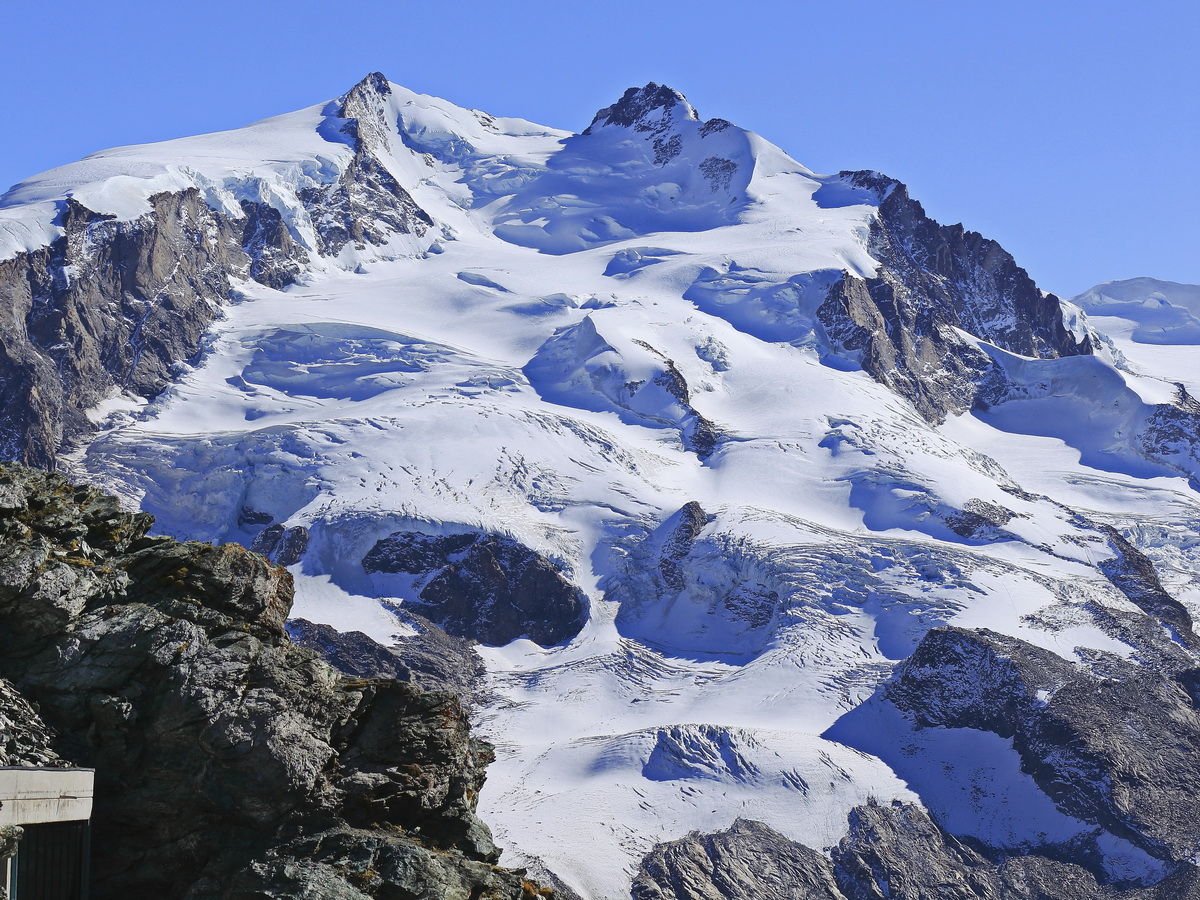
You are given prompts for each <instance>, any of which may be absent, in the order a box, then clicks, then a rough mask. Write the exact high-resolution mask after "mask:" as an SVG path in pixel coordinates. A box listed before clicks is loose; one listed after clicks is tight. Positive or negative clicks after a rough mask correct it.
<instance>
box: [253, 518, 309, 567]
mask: <svg viewBox="0 0 1200 900" xmlns="http://www.w3.org/2000/svg"><path fill="white" fill-rule="evenodd" d="M308 541H309V533H308V529H307V528H305V527H304V526H302V525H293V526H292V527H291V528H285V527H284V526H282V525H268V526H267V527H266V528H264V529H263V530H262V531H260V532H259V533H258V534H257V535H255V537H254V541H253V542H252V543H251V544H250V549H251V550H253V551H254V552H255V553H261V554H262V555H263V556H265V557H266V558H267V559H269V560H271V562H273V563H275V564H276V565H277V566H292V565H295V564H296V563H298V562H300V560H301V558H302V557H303V556H304V554H305V552H306V551H307V550H308Z"/></svg>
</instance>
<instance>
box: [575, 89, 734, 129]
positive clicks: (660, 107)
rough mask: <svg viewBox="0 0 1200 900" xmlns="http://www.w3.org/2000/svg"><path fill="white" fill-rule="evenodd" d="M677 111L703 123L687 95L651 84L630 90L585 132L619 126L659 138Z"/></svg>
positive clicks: (597, 116)
mask: <svg viewBox="0 0 1200 900" xmlns="http://www.w3.org/2000/svg"><path fill="white" fill-rule="evenodd" d="M677 109H678V111H679V113H680V115H681V117H682V118H683V119H691V120H694V121H698V120H699V116H697V115H696V111H695V110H694V109H692V106H691V104H690V103H688V102H687V98H686V97H684V96H683V94H681V93H679V91H677V90H675V89H674V88H670V87H667V86H666V85H665V84H662V85H660V84H655V83H654V82H653V81H651V82H650V83H649V84H647V85H646V86H645V87H640V88H632V87H631V88H629V89H628V90H626V91H625V93H624V94H622V95H621V99H620V100H618V101H617V102H616V103H614V104H613V105H612V106H606V107H605V108H604V109H602V110H600V111H599V112H598V113H596V115H595V117H594V118H593V119H592V124H591V125H589V126H588V127H587V128H586V129H584V131H583V133H584V134H591V133H592V131H593V129H597V128H603V127H604V126H606V125H615V126H617V127H620V128H632V129H633V130H634V131H639V132H648V133H649V134H651V135H655V136H657V135H659V134H662V133H663V132H665V131H667V130H668V129H669V128H670V126H671V122H672V118H673V116H674V113H675V111H676V110H677ZM726 124H728V123H726Z"/></svg>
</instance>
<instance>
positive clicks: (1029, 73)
mask: <svg viewBox="0 0 1200 900" xmlns="http://www.w3.org/2000/svg"><path fill="white" fill-rule="evenodd" d="M1198 43H1200V12H1197V11H1194V9H1193V6H1192V5H1191V4H1186V3H1183V2H1178V3H1168V2H1154V0H1150V2H1145V3H1142V4H1141V5H1138V6H1135V5H1134V4H1131V3H1109V2H1083V0H1078V2H1074V0H1058V2H1055V0H1040V2H1005V0H994V2H992V3H987V4H984V3H951V2H948V0H947V2H932V0H928V2H921V0H909V2H903V0H891V2H881V0H843V2H803V0H793V2H776V0H741V2H723V3H714V2H704V0H700V2H677V0H658V2H650V3H637V2H628V0H610V2H605V3H594V4H586V5H577V4H567V3H562V2H548V0H524V2H522V0H512V2H507V3H485V2H466V0H441V2H430V0H424V2H419V3H417V2H408V0H389V2H378V0H354V2H341V3H337V2H330V0H325V2H310V0H291V2H273V0H242V2H231V0H208V2H205V3H203V4H163V3H160V2H156V3H151V2H141V0H109V2H105V3H96V2H86V3H85V2H78V0H64V2H59V3H56V4H53V5H47V4H41V3H33V2H30V0H21V2H18V3H14V4H10V5H9V6H8V7H6V10H5V22H4V32H3V35H2V36H0V97H2V98H3V102H4V110H5V114H4V122H5V125H4V128H3V137H4V139H3V140H0V190H3V187H6V186H7V185H9V184H11V183H14V182H16V181H19V180H20V179H21V178H23V177H26V176H28V175H31V174H34V173H36V172H39V171H42V170H44V169H47V168H50V167H52V166H55V165H60V164H62V163H65V162H69V161H72V160H74V159H78V158H79V157H81V156H83V155H85V154H87V153H90V152H92V151H95V150H99V149H103V148H105V147H110V146H115V145H120V144H130V143H142V142H146V141H153V140H162V139H167V138H171V137H179V136H182V135H185V134H195V133H200V132H207V131H216V130H221V129H225V128H232V127H237V126H239V125H243V124H246V123H248V122H251V121H254V120H256V119H259V118H263V117H266V116H269V115H274V114H277V113H281V112H286V111H288V110H291V109H296V108H300V107H303V106H309V105H311V104H313V103H317V102H319V101H322V100H326V99H330V98H332V97H334V96H336V95H338V94H340V93H342V92H344V91H345V90H346V89H348V88H349V87H350V86H351V85H352V84H353V83H354V82H356V81H357V80H358V79H359V78H361V77H362V76H363V75H365V74H366V73H367V72H369V71H372V70H379V71H382V72H383V73H384V74H385V75H387V76H388V77H389V78H390V79H391V80H392V81H395V82H398V83H401V84H404V85H406V86H408V87H410V88H413V89H415V90H418V91H423V92H426V93H432V94H437V95H439V96H442V97H445V98H447V99H449V100H451V101H453V102H455V103H459V104H461V105H464V106H473V107H477V108H480V109H484V110H487V111H488V112H491V113H494V114H498V115H515V116H522V117H524V118H528V119H533V120H535V121H539V122H542V123H544V124H548V125H554V126H558V127H562V128H570V129H574V130H580V129H582V128H583V127H585V126H586V125H587V124H588V122H589V121H590V119H591V116H592V114H593V113H594V112H595V111H596V109H598V108H600V107H602V106H606V105H608V104H609V103H611V102H613V101H614V100H615V99H616V98H617V97H619V96H620V94H621V92H622V91H623V90H624V89H625V88H626V87H628V86H631V85H640V84H644V83H646V82H647V81H652V80H653V81H658V82H660V83H666V84H669V85H671V86H672V87H675V88H677V89H679V90H681V91H683V92H684V93H685V94H686V95H687V96H688V98H689V99H690V100H691V101H692V103H693V104H694V105H695V106H696V107H697V108H698V109H699V111H700V114H701V115H702V116H704V117H706V118H707V117H712V116H722V117H724V118H727V119H730V120H732V121H734V122H736V123H738V124H739V125H742V126H744V127H746V128H750V129H752V130H754V131H757V132H759V133H760V134H762V135H763V136H765V137H766V138H768V139H769V140H771V141H773V142H775V143H776V144H779V145H780V146H782V147H783V148H784V149H785V150H787V151H788V152H789V153H790V154H791V155H792V156H794V157H795V158H796V159H798V160H799V161H800V162H802V163H804V164H805V165H807V166H809V167H810V168H812V169H815V170H817V171H819V172H833V171H837V170H840V169H857V168H873V169H879V170H880V171H883V172H886V173H887V174H889V175H892V176H894V177H896V178H899V179H901V180H902V181H905V182H906V183H907V184H908V185H909V188H910V191H911V193H912V195H913V196H914V197H916V198H917V199H919V200H921V201H922V202H923V203H924V204H925V206H926V209H927V210H928V211H929V212H930V213H931V214H932V215H933V216H935V217H936V218H938V219H939V220H941V221H943V222H946V223H949V222H958V221H961V222H963V223H964V224H965V225H966V226H967V227H968V228H972V229H974V230H977V231H980V232H982V233H983V234H985V235H987V236H988V237H991V238H995V239H996V240H998V241H1000V242H1001V243H1002V244H1003V245H1004V246H1005V247H1006V248H1008V249H1009V250H1010V251H1012V252H1013V254H1014V255H1015V256H1016V257H1017V260H1018V262H1020V263H1021V264H1022V265H1024V266H1025V267H1026V268H1027V269H1029V271H1030V273H1031V274H1032V275H1033V276H1034V278H1035V279H1037V281H1038V283H1039V284H1040V285H1041V286H1042V287H1044V288H1046V289H1047V290H1052V291H1055V292H1057V293H1061V294H1064V295H1071V294H1075V293H1078V292H1080V291H1082V290H1084V289H1085V288H1087V287H1089V286H1090V285H1092V284H1093V283H1095V282H1098V281H1106V280H1109V279H1112V278H1128V277H1133V276H1137V275H1150V276H1154V277H1159V278H1165V279H1169V280H1175V281H1184V282H1192V283H1200V214H1198V209H1200V103H1198V100H1197V98H1198V97H1200V54H1198V53H1197V52H1196V47H1197V45H1198Z"/></svg>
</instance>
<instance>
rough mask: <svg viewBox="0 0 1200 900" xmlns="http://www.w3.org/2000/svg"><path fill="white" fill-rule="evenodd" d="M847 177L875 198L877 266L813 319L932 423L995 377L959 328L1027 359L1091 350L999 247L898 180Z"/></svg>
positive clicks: (836, 289) (844, 284) (871, 241)
mask: <svg viewBox="0 0 1200 900" xmlns="http://www.w3.org/2000/svg"><path fill="white" fill-rule="evenodd" d="M841 178H842V180H843V181H845V182H846V183H847V184H849V185H850V186H852V187H855V188H859V189H864V188H865V189H867V190H871V191H873V192H875V194H876V196H877V197H878V198H879V201H878V202H879V212H878V215H877V216H876V218H875V220H874V221H873V222H872V223H871V231H870V236H869V238H868V243H867V249H868V250H869V252H870V253H871V255H872V256H873V257H874V258H875V259H876V260H878V261H879V263H880V267H879V270H878V272H877V273H876V276H875V277H873V278H866V279H859V278H854V277H852V276H850V275H846V276H844V277H843V278H842V280H841V281H839V282H837V283H836V284H835V285H834V286H833V288H832V289H831V290H830V293H829V296H828V297H827V298H826V300H825V302H824V303H823V304H822V305H821V306H820V308H819V309H818V311H817V316H818V318H819V319H820V321H821V323H822V325H823V326H824V327H825V330H826V333H827V335H828V336H829V338H830V340H831V342H832V343H833V345H834V347H835V348H837V349H838V350H839V351H840V352H842V353H844V354H846V355H849V356H852V357H854V358H856V359H859V360H860V361H861V363H862V366H863V368H864V369H865V370H866V371H867V372H868V373H869V374H870V375H872V376H873V377H874V378H875V379H876V380H877V381H879V382H881V383H882V384H885V385H887V386H888V387H890V388H891V389H892V390H894V391H896V392H897V393H899V394H900V395H902V396H904V397H906V398H908V399H909V400H910V401H911V402H912V403H913V405H914V406H916V408H917V410H918V411H919V412H920V413H921V415H923V416H924V417H925V418H926V419H928V420H929V421H931V422H940V421H942V420H943V419H945V417H946V416H947V415H954V414H957V413H960V412H963V411H965V410H968V409H970V408H971V407H972V406H973V405H974V404H975V401H976V397H977V396H978V395H979V394H980V393H981V391H982V390H983V389H984V388H983V386H982V383H983V382H985V381H986V380H987V379H988V378H992V379H994V378H996V377H998V376H999V373H997V372H996V371H995V366H994V364H993V363H992V361H991V360H990V358H989V357H988V356H987V354H985V353H983V351H981V350H979V349H978V348H977V347H976V346H975V345H973V344H972V343H970V342H969V341H967V340H966V339H964V338H963V337H962V336H961V335H959V334H958V333H957V332H956V331H955V329H959V328H961V329H962V330H964V331H966V332H968V333H970V334H972V335H974V336H975V337H978V338H981V339H982V340H984V341H988V342H989V343H992V344H995V345H996V346H998V347H1001V348H1003V349H1005V350H1008V351H1011V352H1013V353H1019V354H1022V355H1024V356H1034V357H1041V358H1056V357H1061V356H1074V355H1077V354H1086V353H1091V352H1092V348H1091V344H1090V342H1089V340H1088V339H1086V338H1085V339H1083V340H1082V341H1078V340H1076V338H1075V337H1074V336H1073V335H1072V334H1071V332H1070V331H1069V330H1068V329H1067V327H1066V325H1065V324H1064V322H1063V317H1062V311H1061V307H1060V305H1059V299H1058V298H1057V297H1055V296H1054V295H1052V294H1044V293H1042V291H1040V290H1039V289H1038V288H1037V285H1035V284H1034V283H1033V281H1032V279H1030V277H1029V275H1028V274H1027V273H1026V272H1025V270H1024V269H1022V268H1021V267H1020V266H1018V265H1017V264H1016V262H1015V261H1014V260H1013V258H1012V256H1011V255H1010V254H1009V253H1008V252H1006V251H1005V250H1004V249H1003V248H1002V247H1001V246H1000V245H999V244H997V243H996V242H995V241H991V240H988V239H986V238H984V237H983V236H982V235H980V234H977V233H976V232H973V231H966V230H964V229H963V227H962V226H961V225H950V226H946V225H939V224H938V223H937V222H935V221H934V220H932V219H930V218H929V217H928V216H926V215H925V210H924V209H923V208H922V207H921V204H919V203H918V202H917V201H915V200H913V199H911V198H910V197H909V196H908V189H907V188H906V187H905V186H904V185H903V184H902V183H900V182H899V181H896V180H895V179H891V178H887V177H885V176H883V175H880V174H879V173H878V172H843V173H841ZM987 389H988V390H994V387H989V388H987Z"/></svg>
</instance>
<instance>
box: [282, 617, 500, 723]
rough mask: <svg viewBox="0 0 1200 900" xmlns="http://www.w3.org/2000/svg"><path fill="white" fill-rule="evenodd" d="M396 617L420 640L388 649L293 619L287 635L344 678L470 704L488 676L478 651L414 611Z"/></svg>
mask: <svg viewBox="0 0 1200 900" xmlns="http://www.w3.org/2000/svg"><path fill="white" fill-rule="evenodd" d="M395 612H396V614H397V615H398V616H399V617H400V618H402V619H404V620H405V622H406V624H408V625H410V626H412V627H413V628H414V629H415V630H416V631H417V634H415V635H407V636H404V637H398V638H396V641H395V643H393V644H392V645H391V646H390V647H385V646H383V645H382V644H380V643H378V642H376V641H373V640H372V639H371V638H369V637H367V636H366V635H365V634H363V633H362V632H359V631H347V632H342V631H337V630H336V629H333V628H330V627H329V626H328V625H319V624H316V623H314V622H308V621H305V620H304V619H291V620H290V621H289V622H288V625H287V630H288V635H289V636H290V637H291V639H292V642H293V643H296V644H299V645H300V646H301V647H307V648H308V649H310V650H315V651H317V652H318V653H320V654H321V655H322V656H323V657H325V659H326V661H328V662H329V664H330V665H332V666H333V667H334V668H335V669H337V670H338V671H339V672H342V673H344V674H346V675H351V676H354V677H356V678H394V679H396V680H397V681H410V682H412V683H413V684H415V685H417V686H418V687H420V688H422V689H424V690H427V691H448V692H449V693H452V694H454V695H456V696H457V697H458V698H459V699H460V700H462V701H463V702H464V703H469V702H470V701H472V700H473V699H474V698H475V695H476V693H477V691H478V685H479V682H480V680H481V679H482V678H483V675H484V667H483V660H481V659H480V658H479V654H478V653H476V652H475V647H474V645H473V644H472V643H471V642H470V641H468V640H466V639H465V638H459V637H455V636H454V635H451V634H447V633H446V632H445V631H443V630H442V629H441V628H438V627H437V626H436V625H434V624H433V623H432V622H430V621H429V620H428V619H425V618H423V617H422V616H418V615H416V614H414V613H413V612H412V611H411V610H406V609H403V608H399V609H396V610H395Z"/></svg>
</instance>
